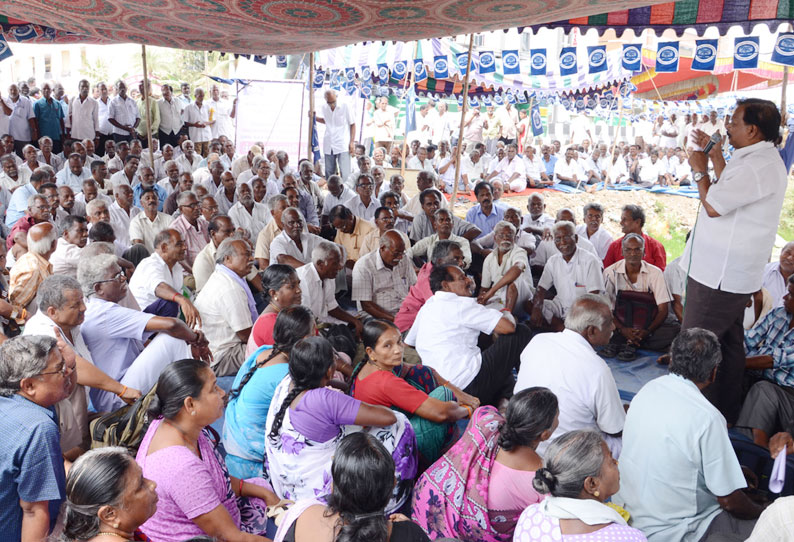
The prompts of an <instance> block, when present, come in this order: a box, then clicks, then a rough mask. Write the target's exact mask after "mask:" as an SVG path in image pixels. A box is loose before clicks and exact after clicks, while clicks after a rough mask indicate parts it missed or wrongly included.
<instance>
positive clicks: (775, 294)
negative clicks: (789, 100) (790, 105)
mask: <svg viewBox="0 0 794 542" xmlns="http://www.w3.org/2000/svg"><path fill="white" fill-rule="evenodd" d="M792 137H794V136H792ZM792 274H794V241H789V242H788V243H786V244H785V245H784V246H783V249H782V250H781V251H780V258H778V261H776V262H769V263H768V264H766V267H764V280H763V283H762V287H764V288H766V289H767V291H768V292H769V295H770V296H771V297H772V306H773V307H774V308H777V307H782V306H783V298H784V297H785V296H786V293H788V279H789V277H790V276H791V275H792Z"/></svg>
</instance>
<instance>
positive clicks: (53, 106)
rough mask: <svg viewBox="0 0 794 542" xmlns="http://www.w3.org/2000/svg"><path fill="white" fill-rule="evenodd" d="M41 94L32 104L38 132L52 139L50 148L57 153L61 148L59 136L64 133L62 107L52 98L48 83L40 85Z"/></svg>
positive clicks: (50, 87) (61, 143)
mask: <svg viewBox="0 0 794 542" xmlns="http://www.w3.org/2000/svg"><path fill="white" fill-rule="evenodd" d="M41 94H42V96H41V98H40V99H39V100H38V101H36V102H35V103H34V104H33V113H34V114H35V115H36V124H37V126H38V133H39V135H40V136H47V137H49V138H50V139H52V149H53V151H54V152H55V153H56V154H57V153H59V152H61V150H62V149H63V141H62V139H61V138H62V136H63V135H64V134H65V133H66V130H65V129H64V126H63V117H64V114H63V107H61V104H60V102H58V101H57V100H56V99H55V98H53V96H52V86H51V85H50V83H44V84H43V85H42V86H41Z"/></svg>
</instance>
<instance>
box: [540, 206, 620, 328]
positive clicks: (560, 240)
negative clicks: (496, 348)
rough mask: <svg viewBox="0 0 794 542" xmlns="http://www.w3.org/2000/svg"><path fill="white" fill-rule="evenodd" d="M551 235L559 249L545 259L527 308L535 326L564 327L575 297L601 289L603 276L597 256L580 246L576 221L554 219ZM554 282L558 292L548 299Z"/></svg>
mask: <svg viewBox="0 0 794 542" xmlns="http://www.w3.org/2000/svg"><path fill="white" fill-rule="evenodd" d="M552 235H553V238H554V246H555V247H556V248H557V250H558V251H559V252H558V253H557V254H554V255H553V256H552V257H551V258H549V260H548V261H547V262H546V265H545V267H544V268H543V274H542V275H541V277H540V280H539V281H538V289H537V292H535V297H534V298H533V299H532V302H531V308H530V304H529V303H528V304H527V305H528V306H527V312H529V313H531V314H532V318H531V320H530V321H531V323H532V325H533V326H535V327H549V328H551V329H552V330H553V331H561V330H562V328H563V325H564V324H563V321H564V319H565V315H566V314H567V312H568V309H569V308H570V307H571V305H572V304H573V302H574V301H575V300H576V298H577V297H579V296H581V295H583V294H586V293H591V294H598V293H601V292H602V291H603V290H604V278H603V276H602V274H601V262H600V261H599V260H598V257H597V256H595V255H594V254H591V253H590V252H587V251H585V250H581V249H580V248H578V247H577V241H578V235H576V231H575V229H574V224H573V222H568V221H567V220H563V221H560V222H557V223H555V224H554V228H553V230H552ZM552 286H553V287H554V289H555V290H556V292H557V295H556V296H555V297H554V299H547V293H548V292H549V290H550V289H551V287H552Z"/></svg>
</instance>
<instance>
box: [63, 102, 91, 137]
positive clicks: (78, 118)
mask: <svg viewBox="0 0 794 542" xmlns="http://www.w3.org/2000/svg"><path fill="white" fill-rule="evenodd" d="M64 124H65V125H66V127H68V128H69V127H70V128H71V134H72V137H73V138H75V139H80V140H83V139H94V138H95V137H96V133H97V131H98V130H99V104H97V101H96V100H95V99H93V98H92V97H91V96H86V98H85V100H82V99H81V98H80V96H75V97H74V98H72V100H71V101H70V102H69V115H68V116H67V117H66V120H65V122H64Z"/></svg>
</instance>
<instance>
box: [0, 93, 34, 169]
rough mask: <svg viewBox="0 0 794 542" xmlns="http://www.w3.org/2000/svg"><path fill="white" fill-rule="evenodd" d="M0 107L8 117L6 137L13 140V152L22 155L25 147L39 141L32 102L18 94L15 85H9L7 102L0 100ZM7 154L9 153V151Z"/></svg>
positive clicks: (9, 150)
mask: <svg viewBox="0 0 794 542" xmlns="http://www.w3.org/2000/svg"><path fill="white" fill-rule="evenodd" d="M0 107H2V109H3V113H5V114H6V115H8V135H9V136H11V137H12V138H13V139H12V140H11V141H12V143H13V151H14V152H16V153H17V154H22V148H23V147H24V146H25V145H27V144H29V143H30V142H32V141H36V140H38V139H39V132H38V125H37V124H36V115H35V113H33V102H31V101H30V100H29V99H28V98H27V97H26V96H22V95H21V94H20V92H19V87H18V86H17V85H11V86H9V87H8V101H6V100H0ZM0 135H5V134H0ZM7 152H11V149H8V151H7Z"/></svg>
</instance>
